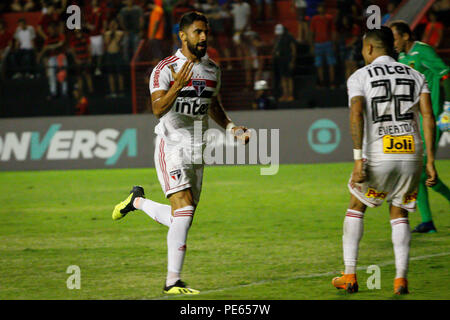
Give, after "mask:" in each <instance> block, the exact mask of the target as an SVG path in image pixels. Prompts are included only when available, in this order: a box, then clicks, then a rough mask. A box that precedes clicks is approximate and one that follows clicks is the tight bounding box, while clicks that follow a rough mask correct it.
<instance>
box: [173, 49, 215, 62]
mask: <svg viewBox="0 0 450 320" xmlns="http://www.w3.org/2000/svg"><path fill="white" fill-rule="evenodd" d="M175 56H176V57H178V58H180V59H182V60H187V58H186V56H185V55H184V54H182V53H181V49H178V50H177V52H176V53H175ZM208 59H209V57H208V54H207V53H205V55H204V56H203V57H202V58H201V59H200V62H205V61H207V60H208Z"/></svg>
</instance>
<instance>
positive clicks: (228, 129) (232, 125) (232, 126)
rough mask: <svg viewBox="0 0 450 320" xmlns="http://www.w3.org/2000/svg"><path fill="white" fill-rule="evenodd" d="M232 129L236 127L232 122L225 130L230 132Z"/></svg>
mask: <svg viewBox="0 0 450 320" xmlns="http://www.w3.org/2000/svg"><path fill="white" fill-rule="evenodd" d="M234 127H236V125H235V124H234V123H233V122H230V123H229V124H227V128H226V129H225V130H226V131H231V129H233V128H234Z"/></svg>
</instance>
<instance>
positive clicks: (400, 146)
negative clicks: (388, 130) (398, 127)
mask: <svg viewBox="0 0 450 320" xmlns="http://www.w3.org/2000/svg"><path fill="white" fill-rule="evenodd" d="M383 152H384V153H388V154H412V153H414V152H415V148H414V137H413V136H390V135H386V136H384V137H383Z"/></svg>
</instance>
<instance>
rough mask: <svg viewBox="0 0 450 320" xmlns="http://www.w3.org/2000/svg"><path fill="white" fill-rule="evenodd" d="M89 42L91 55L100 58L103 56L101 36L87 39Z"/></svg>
mask: <svg viewBox="0 0 450 320" xmlns="http://www.w3.org/2000/svg"><path fill="white" fill-rule="evenodd" d="M89 40H90V41H91V55H93V56H102V55H103V37H102V35H101V34H100V35H98V36H91V37H89Z"/></svg>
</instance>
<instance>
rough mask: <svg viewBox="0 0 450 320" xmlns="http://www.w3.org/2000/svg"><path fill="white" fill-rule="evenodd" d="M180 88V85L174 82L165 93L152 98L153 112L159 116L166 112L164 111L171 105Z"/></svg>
mask: <svg viewBox="0 0 450 320" xmlns="http://www.w3.org/2000/svg"><path fill="white" fill-rule="evenodd" d="M181 89H182V87H180V86H178V85H176V84H175V83H174V85H173V86H172V87H171V88H170V89H169V91H167V92H166V94H165V95H163V96H162V97H159V98H156V99H155V100H153V101H152V108H153V114H154V115H156V116H157V117H158V118H159V117H161V116H162V115H163V114H164V113H166V111H168V110H169V109H170V108H171V107H172V105H173V103H174V102H175V99H176V98H177V97H178V94H179V92H180V91H181Z"/></svg>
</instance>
